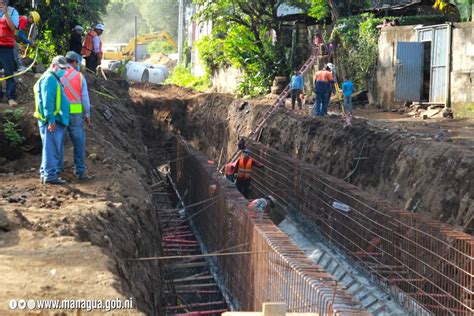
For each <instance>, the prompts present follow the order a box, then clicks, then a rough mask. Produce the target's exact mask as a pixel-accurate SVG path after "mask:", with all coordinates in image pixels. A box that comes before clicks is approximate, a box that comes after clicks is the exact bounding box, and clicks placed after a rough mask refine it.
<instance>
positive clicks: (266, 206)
mask: <svg viewBox="0 0 474 316" xmlns="http://www.w3.org/2000/svg"><path fill="white" fill-rule="evenodd" d="M275 204H276V200H275V198H274V197H273V196H271V195H269V196H267V197H264V198H261V199H255V200H253V201H251V202H250V203H249V205H248V209H249V210H250V211H255V212H256V217H257V219H259V220H262V219H263V214H264V213H265V211H269V210H270V209H271V208H274V207H275Z"/></svg>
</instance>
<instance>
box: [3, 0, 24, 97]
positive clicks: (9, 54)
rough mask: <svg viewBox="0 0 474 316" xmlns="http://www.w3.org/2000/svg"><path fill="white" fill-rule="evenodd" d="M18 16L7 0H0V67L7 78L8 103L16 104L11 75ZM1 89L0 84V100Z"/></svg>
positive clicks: (13, 80) (13, 81)
mask: <svg viewBox="0 0 474 316" xmlns="http://www.w3.org/2000/svg"><path fill="white" fill-rule="evenodd" d="M19 21H20V16H19V14H18V11H17V10H16V9H15V8H12V7H9V6H8V0H0V67H2V68H3V70H4V75H5V77H10V78H8V79H7V80H6V81H7V90H6V95H7V99H8V104H9V105H10V106H16V105H17V103H16V101H15V99H16V82H15V78H13V77H11V76H12V75H13V73H14V71H15V68H16V62H15V55H14V48H15V32H16V29H17V28H18V23H19ZM3 95H4V94H3V90H2V88H1V86H0V100H1V99H3Z"/></svg>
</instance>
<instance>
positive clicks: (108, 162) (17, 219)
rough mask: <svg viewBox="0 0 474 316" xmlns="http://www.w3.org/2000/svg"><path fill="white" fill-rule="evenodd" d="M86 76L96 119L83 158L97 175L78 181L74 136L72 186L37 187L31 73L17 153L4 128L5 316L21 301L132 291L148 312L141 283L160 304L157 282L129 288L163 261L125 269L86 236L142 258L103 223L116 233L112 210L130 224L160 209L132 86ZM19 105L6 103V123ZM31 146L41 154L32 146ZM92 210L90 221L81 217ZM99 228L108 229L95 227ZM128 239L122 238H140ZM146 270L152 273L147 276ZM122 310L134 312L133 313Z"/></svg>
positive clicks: (0, 191)
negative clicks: (16, 299)
mask: <svg viewBox="0 0 474 316" xmlns="http://www.w3.org/2000/svg"><path fill="white" fill-rule="evenodd" d="M86 77H87V81H88V86H89V89H90V91H89V92H90V97H91V105H92V113H91V120H92V124H91V125H90V126H87V127H86V135H87V136H86V138H87V144H86V157H87V166H88V173H89V174H90V175H92V176H93V179H92V180H88V181H83V182H80V181H78V180H76V179H75V177H74V174H73V158H72V146H71V142H70V141H69V140H68V141H67V142H66V147H65V152H66V155H65V167H66V168H65V172H64V173H63V174H62V178H63V179H65V180H67V181H69V184H68V185H66V186H62V187H55V186H44V185H40V183H39V174H38V167H39V164H40V159H41V157H40V155H39V151H38V150H37V149H38V148H39V146H38V145H39V144H40V139H39V135H38V132H37V125H36V124H37V123H36V120H35V119H34V118H33V117H32V112H33V109H34V102H33V99H32V94H31V93H29V92H28V91H30V90H31V89H32V86H29V87H27V85H29V84H31V83H33V82H34V77H33V76H29V75H28V76H26V77H25V80H24V81H23V82H27V81H28V82H30V83H28V84H26V83H25V86H24V87H22V88H21V90H20V91H22V93H25V94H24V98H23V99H21V100H24V102H22V103H21V104H20V106H19V108H20V109H21V110H22V114H21V118H19V126H20V127H21V132H22V133H23V134H22V136H23V137H25V138H26V140H25V143H24V144H23V145H21V146H19V147H17V148H16V151H15V152H14V151H13V149H11V147H8V148H7V149H4V147H3V144H5V143H8V140H6V138H5V135H4V133H3V134H2V133H1V132H0V144H2V147H1V152H0V183H1V186H0V267H1V268H0V274H1V275H2V277H3V281H4V286H2V289H1V290H0V314H6V313H8V311H7V310H6V308H8V303H7V302H8V300H9V299H11V298H14V297H19V298H23V297H26V298H31V299H39V298H48V299H70V298H78V299H112V298H113V299H115V298H117V297H120V298H129V297H134V299H135V301H134V306H135V308H140V309H142V310H144V311H151V309H150V308H152V307H150V305H149V304H148V303H147V302H146V300H147V299H148V298H149V297H148V298H147V297H145V296H144V295H143V289H144V288H150V289H153V291H154V295H155V297H154V298H153V301H154V302H157V301H159V297H160V291H159V289H158V290H157V286H156V282H155V281H153V282H155V283H153V284H152V285H150V284H143V283H142V284H140V285H137V286H129V285H130V284H135V283H136V282H138V281H137V280H135V281H133V280H132V279H133V278H134V277H135V276H136V275H137V274H141V275H146V274H147V273H151V274H153V275H156V277H157V278H159V276H160V271H159V269H158V267H157V266H154V265H150V266H145V265H142V266H136V267H130V266H129V265H128V266H127V265H126V266H125V267H124V266H123V265H122V266H120V267H119V266H118V265H115V259H114V258H115V257H114V253H113V252H111V251H107V253H108V254H109V256H105V255H104V254H103V253H102V251H101V249H100V248H98V247H95V246H92V245H91V244H90V243H89V242H87V240H88V238H90V239H91V240H92V241H94V243H95V244H98V245H101V246H105V247H106V248H108V246H107V245H106V244H112V245H114V246H113V247H114V249H116V251H120V254H121V256H123V257H133V256H135V253H134V252H133V249H135V248H136V247H135V245H134V244H133V242H132V243H131V244H126V242H124V241H118V240H115V235H114V234H113V233H112V232H110V233H107V235H109V237H106V236H105V235H104V233H105V231H104V230H103V229H102V228H100V227H102V226H100V225H104V224H106V225H109V227H108V229H109V230H112V231H113V229H114V228H113V225H114V223H110V222H107V221H104V218H105V219H114V218H115V216H110V215H109V216H107V215H106V214H114V213H117V214H120V215H119V216H120V217H122V218H124V219H125V220H126V219H127V218H128V216H129V215H130V214H136V216H144V217H147V215H146V212H150V210H153V208H154V205H153V203H152V196H151V193H150V192H149V191H147V187H148V185H147V179H148V176H147V168H149V163H148V156H147V152H146V147H145V146H144V144H143V142H142V138H143V135H142V133H141V126H143V122H142V119H141V118H140V116H139V115H138V114H137V112H136V111H135V107H134V104H133V102H132V100H131V99H130V97H129V95H128V89H127V88H128V84H127V83H126V82H123V81H122V80H109V81H104V80H103V79H101V78H96V77H94V76H91V75H89V74H86ZM125 85H126V87H127V88H125V89H124V86H125ZM23 89H24V90H23ZM28 93H29V94H28ZM5 110H7V113H5ZM14 110H15V109H11V108H10V107H8V105H2V107H1V111H0V113H1V114H0V122H2V124H3V122H5V121H6V120H7V119H12V116H13V115H14V114H13V113H12V111H14ZM33 144H34V146H33ZM32 146H33V148H35V149H36V150H32V149H31V148H32ZM5 148H6V147H5ZM130 188H133V190H131V189H130ZM104 214H105V215H104ZM86 215H87V220H84V216H86ZM134 216H135V215H134ZM94 223H95V224H94ZM98 223H101V224H100V225H99V224H98ZM150 223H151V222H150ZM84 225H88V226H87V227H89V229H91V230H89V231H88V234H84V227H85V226H84ZM94 227H95V228H97V229H99V228H100V229H102V231H101V232H94V231H93V229H94ZM131 229H132V228H131V227H130V231H131ZM88 236H89V237H88ZM150 236H151V235H150ZM122 237H124V240H125V241H127V240H129V241H132V239H136V238H135V237H133V238H132V237H130V236H128V237H127V236H122ZM77 238H79V239H77ZM100 238H108V239H107V240H108V241H107V243H106V244H104V243H101V242H98V240H99V239H100ZM84 241H86V242H84ZM153 245H154V247H151V248H150V249H149V251H150V252H153V253H154V254H155V255H156V254H159V253H160V251H161V250H160V249H157V248H156V246H157V245H156V243H153ZM122 246H123V247H122ZM121 247H122V248H121ZM18 254H21V255H18ZM71 267H74V268H71ZM146 269H152V270H153V271H152V270H150V271H148V272H146ZM112 272H113V273H112ZM146 280H148V279H146ZM150 282H152V281H151V280H150ZM126 284H128V285H126ZM125 285H126V286H125ZM119 293H120V294H119ZM98 295H99V296H98ZM115 312H117V311H115ZM125 313H126V314H130V313H131V314H134V312H133V311H126V312H125Z"/></svg>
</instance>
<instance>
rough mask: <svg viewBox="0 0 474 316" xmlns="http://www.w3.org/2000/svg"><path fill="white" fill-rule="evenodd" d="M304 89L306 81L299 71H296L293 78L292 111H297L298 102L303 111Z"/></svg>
mask: <svg viewBox="0 0 474 316" xmlns="http://www.w3.org/2000/svg"><path fill="white" fill-rule="evenodd" d="M303 89H304V79H303V75H301V73H300V71H299V70H298V69H295V72H294V74H293V76H292V77H291V109H292V110H293V111H294V110H295V103H296V100H298V107H299V109H300V110H302V100H301V93H302V92H303Z"/></svg>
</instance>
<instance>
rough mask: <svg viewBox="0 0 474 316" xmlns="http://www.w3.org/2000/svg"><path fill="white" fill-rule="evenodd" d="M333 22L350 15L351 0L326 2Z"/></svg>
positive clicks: (329, 0)
mask: <svg viewBox="0 0 474 316" xmlns="http://www.w3.org/2000/svg"><path fill="white" fill-rule="evenodd" d="M328 2H329V6H330V7H331V13H332V16H333V18H334V19H335V20H337V19H339V18H343V17H346V16H350V15H351V7H352V0H328Z"/></svg>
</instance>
